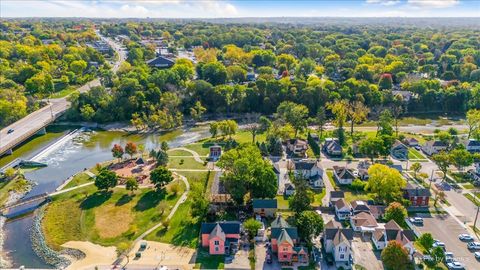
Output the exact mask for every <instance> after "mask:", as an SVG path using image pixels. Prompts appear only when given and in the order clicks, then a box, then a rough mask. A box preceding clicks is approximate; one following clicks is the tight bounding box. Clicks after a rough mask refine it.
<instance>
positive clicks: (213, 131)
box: [209, 122, 218, 138]
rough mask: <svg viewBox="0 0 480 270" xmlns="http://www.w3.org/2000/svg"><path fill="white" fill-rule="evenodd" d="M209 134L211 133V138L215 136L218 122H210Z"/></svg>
mask: <svg viewBox="0 0 480 270" xmlns="http://www.w3.org/2000/svg"><path fill="white" fill-rule="evenodd" d="M209 131H210V134H212V138H216V137H217V134H218V122H212V123H210V129H209Z"/></svg>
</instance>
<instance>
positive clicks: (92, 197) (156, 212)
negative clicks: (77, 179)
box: [42, 184, 185, 250]
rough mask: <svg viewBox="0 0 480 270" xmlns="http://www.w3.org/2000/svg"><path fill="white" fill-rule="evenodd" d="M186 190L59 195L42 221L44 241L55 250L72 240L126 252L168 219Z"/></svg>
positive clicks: (118, 190) (83, 190) (119, 190)
mask: <svg viewBox="0 0 480 270" xmlns="http://www.w3.org/2000/svg"><path fill="white" fill-rule="evenodd" d="M184 188H185V187H184V185H183V184H182V189H181V190H180V191H179V192H178V193H177V194H173V193H168V191H166V190H168V188H167V189H165V191H161V192H155V191H154V190H152V189H140V190H137V191H136V194H135V195H133V196H132V195H131V193H130V192H129V191H127V190H125V189H123V188H115V189H113V190H111V191H110V192H98V191H97V189H96V187H95V186H87V187H84V188H80V189H78V190H75V191H72V192H68V193H64V194H61V195H58V196H56V197H55V198H54V199H53V201H52V202H51V203H50V204H49V205H48V207H47V209H46V212H45V216H44V219H43V221H42V228H43V231H44V234H45V239H46V241H47V244H48V245H49V246H50V247H52V248H54V249H56V250H59V249H60V245H61V244H63V243H65V242H67V241H70V240H82V241H91V242H93V243H96V244H100V245H105V246H111V245H113V246H116V247H117V248H119V249H120V250H121V249H124V248H126V247H128V246H129V244H130V243H131V241H132V240H133V239H135V238H136V237H137V236H139V235H140V234H141V233H142V232H144V231H145V230H147V229H148V228H150V227H151V226H153V225H154V224H156V223H158V222H160V221H161V220H162V219H163V218H164V217H166V216H167V215H168V213H169V212H170V209H171V208H172V207H173V205H174V204H175V203H176V201H177V200H178V198H179V197H180V194H182V193H183V190H184ZM162 202H164V203H162Z"/></svg>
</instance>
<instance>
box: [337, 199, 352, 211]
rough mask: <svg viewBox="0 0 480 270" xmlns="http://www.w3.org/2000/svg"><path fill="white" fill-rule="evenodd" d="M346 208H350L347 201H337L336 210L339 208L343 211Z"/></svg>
mask: <svg viewBox="0 0 480 270" xmlns="http://www.w3.org/2000/svg"><path fill="white" fill-rule="evenodd" d="M344 207H348V208H350V205H349V204H348V203H347V201H345V199H344V198H341V199H340V200H337V201H336V202H335V208H337V209H342V208H344Z"/></svg>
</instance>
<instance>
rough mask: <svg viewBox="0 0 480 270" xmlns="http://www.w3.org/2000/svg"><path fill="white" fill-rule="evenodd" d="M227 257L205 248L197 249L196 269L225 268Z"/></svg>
mask: <svg viewBox="0 0 480 270" xmlns="http://www.w3.org/2000/svg"><path fill="white" fill-rule="evenodd" d="M224 268H225V257H224V256H223V255H210V254H209V253H208V250H206V249H204V248H198V249H197V258H196V260H195V267H194V269H224Z"/></svg>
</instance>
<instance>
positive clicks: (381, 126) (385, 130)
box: [377, 110, 393, 136]
mask: <svg viewBox="0 0 480 270" xmlns="http://www.w3.org/2000/svg"><path fill="white" fill-rule="evenodd" d="M392 125H393V118H392V114H391V113H390V111H389V110H383V111H382V112H381V113H380V118H379V120H378V124H377V136H381V135H389V136H392V135H393V127H392Z"/></svg>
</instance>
